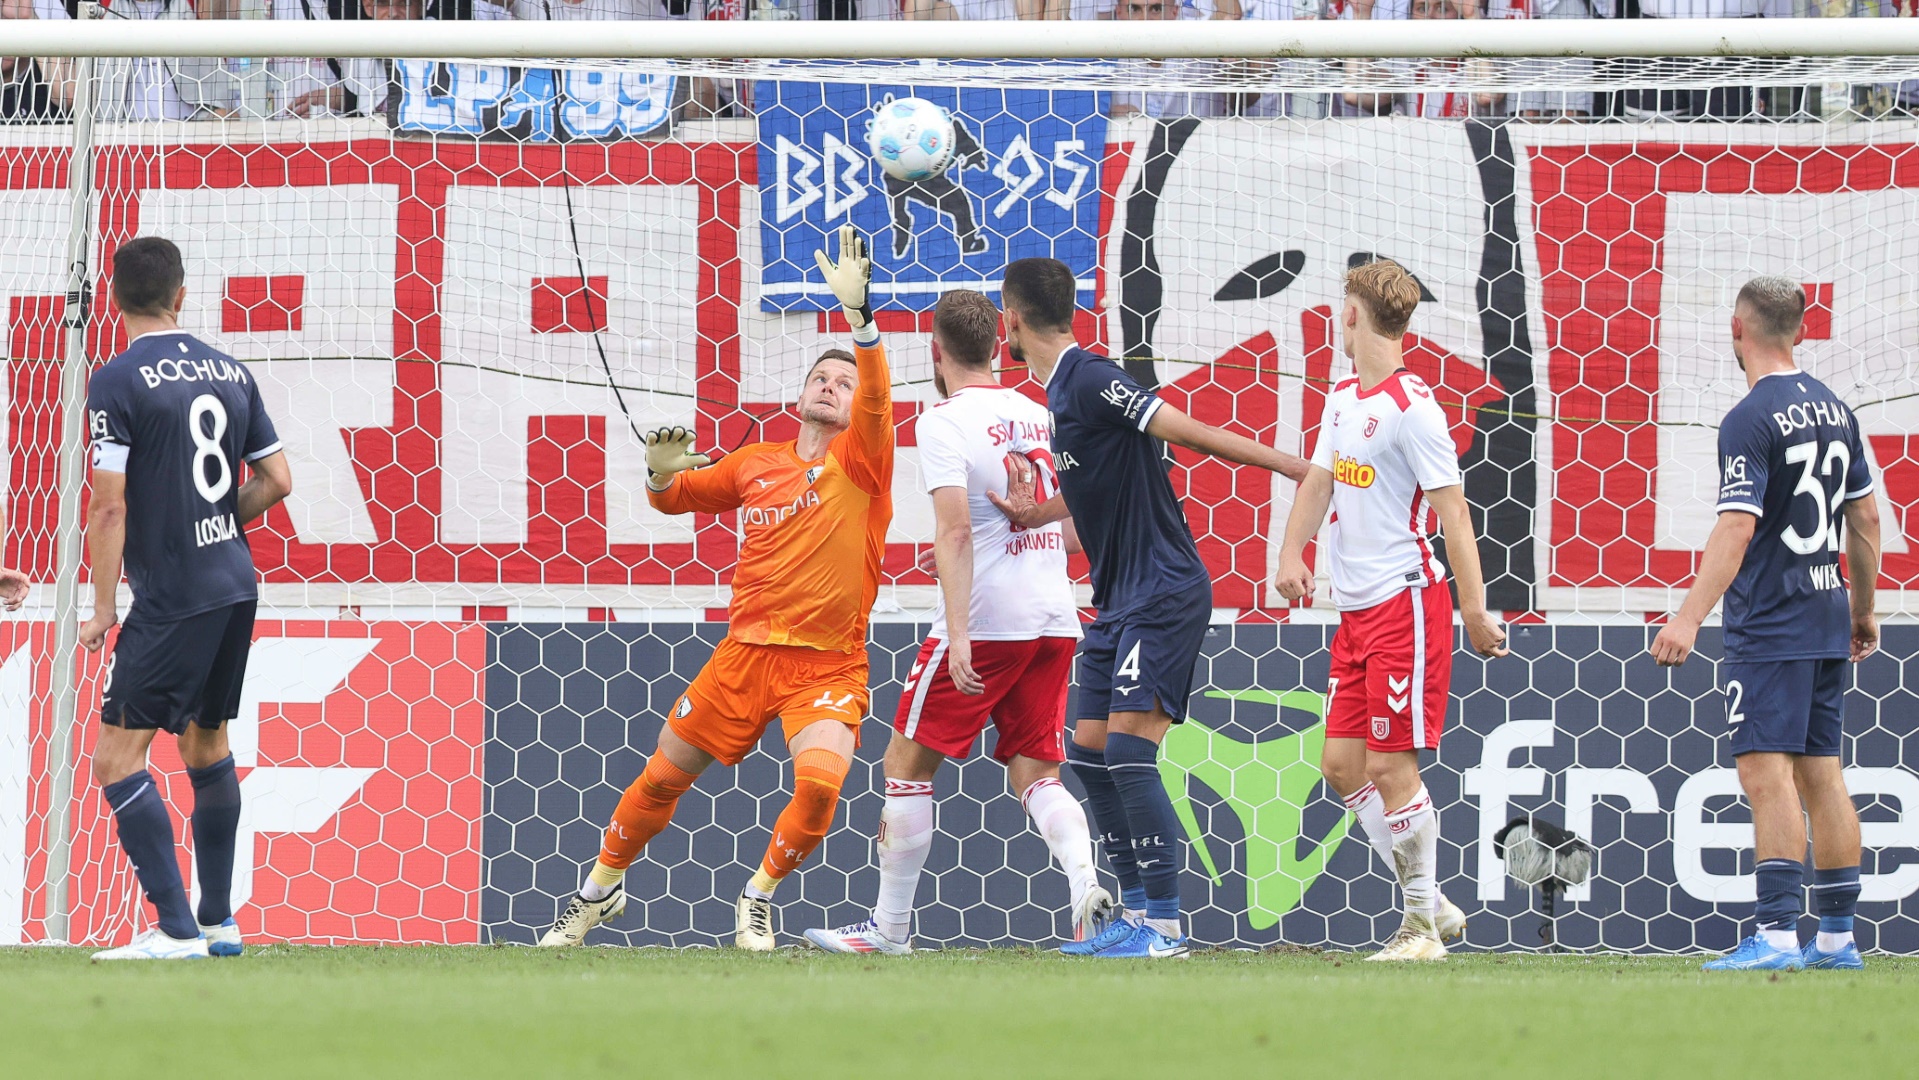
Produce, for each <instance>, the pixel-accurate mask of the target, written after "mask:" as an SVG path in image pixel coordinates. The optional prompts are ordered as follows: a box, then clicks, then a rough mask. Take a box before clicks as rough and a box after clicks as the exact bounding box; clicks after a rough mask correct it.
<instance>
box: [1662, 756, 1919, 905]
mask: <svg viewBox="0 0 1919 1080" xmlns="http://www.w3.org/2000/svg"><path fill="white" fill-rule="evenodd" d="M1845 777H1846V790H1847V791H1850V792H1851V793H1852V795H1853V797H1854V799H1860V798H1864V799H1866V800H1868V801H1870V800H1871V799H1872V798H1873V797H1874V796H1877V797H1878V801H1879V803H1880V804H1881V805H1885V804H1886V803H1889V802H1897V803H1898V804H1899V816H1898V817H1897V818H1896V819H1894V820H1892V821H1862V822H1860V823H1859V842H1860V846H1861V847H1863V848H1865V849H1866V850H1868V851H1870V850H1873V849H1875V848H1919V776H1914V775H1913V774H1912V773H1910V772H1907V771H1906V770H1904V769H1897V768H1863V767H1854V768H1850V769H1847V770H1846V771H1845ZM1715 798H1719V799H1725V798H1740V799H1743V798H1744V794H1743V792H1741V790H1740V787H1739V773H1738V772H1737V771H1736V770H1733V769H1707V770H1704V771H1703V772H1700V773H1697V774H1695V775H1694V776H1692V777H1691V778H1689V779H1688V780H1687V781H1686V782H1685V783H1684V784H1681V785H1680V786H1679V794H1678V796H1677V797H1676V798H1675V799H1674V800H1673V811H1672V861H1673V879H1674V880H1675V881H1677V882H1678V883H1679V887H1680V888H1682V889H1684V890H1685V891H1686V895H1688V896H1691V897H1692V898H1694V899H1696V900H1704V901H1707V902H1708V903H1716V904H1742V903H1743V904H1750V903H1752V902H1753V901H1754V900H1755V899H1757V898H1758V890H1757V886H1756V885H1755V883H1754V880H1753V876H1752V875H1751V874H1749V873H1745V872H1743V871H1740V870H1738V869H1735V870H1734V871H1733V872H1732V873H1730V874H1716V873H1713V872H1712V871H1709V870H1707V869H1706V861H1705V853H1706V852H1708V851H1730V852H1734V853H1738V852H1745V851H1750V850H1752V844H1753V829H1752V822H1751V821H1750V820H1747V821H1712V820H1709V819H1708V811H1707V801H1708V800H1710V799H1715ZM1914 892H1919V863H1911V862H1909V863H1906V864H1905V865H1903V866H1901V867H1899V868H1898V869H1896V870H1893V871H1892V872H1890V873H1885V874H1860V875H1859V899H1860V901H1862V902H1865V903H1891V902H1895V901H1899V900H1904V899H1905V898H1906V897H1908V896H1911V895H1912V894H1913V893H1914Z"/></svg>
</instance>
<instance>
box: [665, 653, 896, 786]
mask: <svg viewBox="0 0 1919 1080" xmlns="http://www.w3.org/2000/svg"><path fill="white" fill-rule="evenodd" d="M866 675H867V671H866V650H865V649H860V650H859V651H857V652H850V653H836V652H826V651H824V650H821V649H809V648H807V647H806V646H804V645H748V644H746V643H744V642H739V641H734V640H733V639H732V638H730V637H729V638H725V639H723V640H722V641H721V642H720V644H719V647H718V648H716V649H714V650H713V658H712V659H710V660H708V661H707V662H706V666H705V667H703V668H701V669H700V673H699V675H697V676H695V677H694V679H693V685H691V686H689V687H687V688H686V693H684V694H682V695H680V700H679V701H677V702H675V703H674V704H673V711H672V712H671V713H670V714H668V716H667V718H666V722H667V724H668V725H669V726H671V727H672V729H673V733H674V734H675V735H678V736H679V737H680V738H682V739H685V740H686V741H687V742H689V743H692V744H693V745H694V746H697V747H699V748H700V749H702V750H704V751H706V752H707V753H709V754H712V755H713V756H714V757H715V758H717V759H719V760H720V761H721V762H723V763H725V764H727V765H738V764H739V763H740V761H741V759H743V758H745V757H746V755H747V754H748V753H749V752H751V751H752V749H753V747H754V746H756V745H758V744H759V741H760V737H761V736H762V735H764V734H766V728H767V725H769V724H771V723H772V722H773V720H774V718H776V717H777V718H778V719H779V721H780V727H781V729H782V730H783V732H784V734H785V735H786V739H787V741H788V742H791V741H792V739H793V736H794V735H797V734H799V732H800V729H802V728H804V727H807V726H808V725H811V724H816V723H819V722H820V721H821V720H835V721H838V722H839V723H842V724H845V725H846V726H847V727H849V728H852V729H853V745H854V746H858V745H859V738H860V722H861V721H862V720H864V719H865V718H866V704H867V700H868V696H869V695H868V691H867V688H866Z"/></svg>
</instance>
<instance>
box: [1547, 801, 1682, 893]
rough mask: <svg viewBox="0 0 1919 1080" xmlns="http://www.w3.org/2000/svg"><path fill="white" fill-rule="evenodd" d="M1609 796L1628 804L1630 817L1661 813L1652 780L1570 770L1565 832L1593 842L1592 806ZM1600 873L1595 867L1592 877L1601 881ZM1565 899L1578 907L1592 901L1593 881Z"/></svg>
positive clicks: (1579, 887) (1578, 886)
mask: <svg viewBox="0 0 1919 1080" xmlns="http://www.w3.org/2000/svg"><path fill="white" fill-rule="evenodd" d="M1606 796H1612V797H1615V798H1620V799H1624V800H1626V811H1625V812H1626V813H1628V814H1657V813H1658V812H1659V789H1657V788H1655V787H1653V783H1652V777H1650V776H1647V775H1646V774H1645V773H1642V772H1640V771H1639V770H1638V769H1567V770H1566V829H1567V830H1568V831H1569V832H1572V833H1573V834H1575V835H1577V836H1580V837H1583V838H1585V839H1587V840H1591V839H1592V834H1593V805H1594V804H1595V803H1597V802H1598V801H1599V800H1600V799H1601V798H1603V797H1606ZM1599 872H1600V871H1599V868H1598V867H1596V866H1595V867H1594V868H1593V877H1595V878H1596V877H1598V876H1599ZM1566 899H1568V900H1571V901H1573V902H1575V903H1577V902H1579V901H1581V900H1590V899H1592V882H1591V880H1590V879H1588V881H1587V883H1586V884H1584V885H1574V886H1572V887H1571V888H1568V889H1567V890H1566Z"/></svg>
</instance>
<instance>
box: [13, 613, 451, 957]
mask: <svg viewBox="0 0 1919 1080" xmlns="http://www.w3.org/2000/svg"><path fill="white" fill-rule="evenodd" d="M51 637H52V627H51V625H50V624H48V623H43V622H34V623H27V622H11V623H8V622H0V943H13V942H20V941H34V940H39V939H41V938H42V937H43V936H44V934H45V930H44V915H45V911H46V898H47V891H46V871H47V866H46V851H47V843H46V840H47V833H46V829H47V825H48V820H49V811H50V809H51V801H52V787H51V781H50V780H49V777H50V775H51V770H50V769H49V768H48V755H49V752H50V743H51V733H52V730H53V724H52V705H51V701H52V681H53V676H54V672H53V670H52V663H51V660H50V659H49V657H50V655H51V652H52V650H51V647H50V646H51ZM485 664H486V630H485V628H484V627H481V626H478V625H473V624H456V625H448V624H440V623H402V622H376V623H360V622H352V621H345V620H336V621H327V622H308V623H276V622H262V623H261V624H260V625H259V626H258V627H257V628H256V630H255V638H254V643H253V654H252V658H251V661H250V662H249V664H248V666H247V678H246V684H245V690H244V692H243V697H242V700H241V705H240V715H239V717H238V718H237V719H235V720H234V721H233V722H232V724H230V725H229V726H228V738H229V740H230V743H231V745H232V748H233V756H234V760H235V764H236V766H237V769H238V774H239V778H240V791H241V796H242V798H243V799H244V810H243V811H242V815H241V819H240V836H239V844H238V847H237V852H236V855H235V859H234V863H235V865H234V879H233V903H234V911H235V917H236V918H237V919H238V920H239V923H240V929H241V932H242V933H244V934H248V935H253V936H259V937H264V938H267V939H270V940H275V941H295V942H299V941H306V942H333V943H345V942H376V941H408V942H435V943H457V942H473V941H477V940H478V937H479V904H480V892H479V890H480V863H481V844H480V828H481V812H482V807H483V800H482V792H481V750H482V746H483V743H484V741H485V737H486V714H485V702H484V690H485V686H484V677H485V671H484V669H485ZM100 669H101V664H100V662H99V660H98V659H97V658H96V657H94V656H92V655H91V654H87V653H82V654H81V664H80V667H79V671H78V672H77V673H76V674H77V677H78V679H79V683H80V688H81V700H80V714H79V715H80V723H79V725H78V728H77V732H78V742H79V745H78V746H77V748H76V749H77V752H78V755H79V763H78V767H77V769H76V772H75V783H74V797H73V801H72V805H71V808H70V811H71V812H70V820H71V822H72V836H73V849H72V863H71V866H72V873H71V878H70V882H69V893H70V895H71V896H72V897H73V898H74V907H73V914H72V922H71V925H70V928H69V931H68V935H69V937H70V939H71V940H74V941H84V942H110V941H120V940H124V939H126V938H127V937H128V936H129V935H130V934H132V933H133V932H134V931H135V930H136V929H139V928H143V927H145V926H147V925H151V917H152V913H151V909H145V910H142V909H143V907H144V905H143V903H142V902H141V901H140V899H139V892H138V884H137V883H136V882H135V880H134V878H133V874H132V870H131V868H130V867H129V865H128V863H127V861H126V858H125V856H124V855H123V854H122V853H121V852H120V851H119V846H118V843H117V842H116V841H115V840H114V836H113V826H112V816H111V815H110V814H109V813H108V812H107V808H106V807H105V806H104V805H103V804H102V802H101V798H100V791H99V787H98V786H97V785H95V784H94V783H92V781H91V777H90V769H89V767H88V758H89V755H90V751H91V747H92V745H93V742H94V740H95V737H96V735H97V732H98V730H99V725H98V723H97V722H96V720H95V717H97V716H98V714H99V691H100V682H99V676H100ZM152 762H153V764H152V771H153V774H154V777H155V779H156V780H158V781H159V783H160V784H161V785H162V788H163V792H164V794H165V796H166V798H167V801H168V802H169V804H170V805H171V806H172V809H173V812H174V816H175V820H176V825H177V827H178V828H179V831H180V840H181V841H182V860H181V873H182V875H183V879H184V880H186V881H187V882H188V883H189V889H190V890H191V891H192V892H193V894H194V895H195V896H197V895H198V888H199V887H198V884H197V880H196V877H195V874H194V867H193V864H192V861H191V859H192V846H193V845H192V832H191V830H190V829H188V828H186V826H185V822H186V820H187V815H188V814H189V813H191V811H192V809H193V791H192V787H191V785H190V784H189V783H188V782H187V778H186V772H185V769H184V768H183V767H182V766H181V764H180V760H179V756H178V753H177V751H176V750H175V749H174V741H173V740H172V739H169V738H160V739H156V740H155V741H154V744H153V757H152Z"/></svg>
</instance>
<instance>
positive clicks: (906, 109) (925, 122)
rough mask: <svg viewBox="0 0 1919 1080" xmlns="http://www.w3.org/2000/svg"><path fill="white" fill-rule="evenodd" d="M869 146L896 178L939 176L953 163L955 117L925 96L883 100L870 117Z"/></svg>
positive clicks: (867, 145)
mask: <svg viewBox="0 0 1919 1080" xmlns="http://www.w3.org/2000/svg"><path fill="white" fill-rule="evenodd" d="M866 148H867V149H868V150H870V151H872V154H873V157H874V159H875V160H877V161H878V162H879V163H880V168H881V169H883V170H885V172H886V175H888V176H890V177H893V178H894V179H896V180H925V179H927V178H928V177H932V176H938V175H939V174H940V173H943V172H945V171H946V170H947V168H948V167H949V166H951V165H952V164H953V118H952V116H951V115H949V114H948V113H947V111H946V110H945V109H942V108H940V107H939V106H938V105H935V104H933V103H932V102H930V101H927V100H925V99H924V98H914V97H909V98H895V99H894V100H892V101H884V102H881V103H880V104H879V107H877V108H875V109H874V110H873V116H872V118H871V119H869V120H867V121H866Z"/></svg>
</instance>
